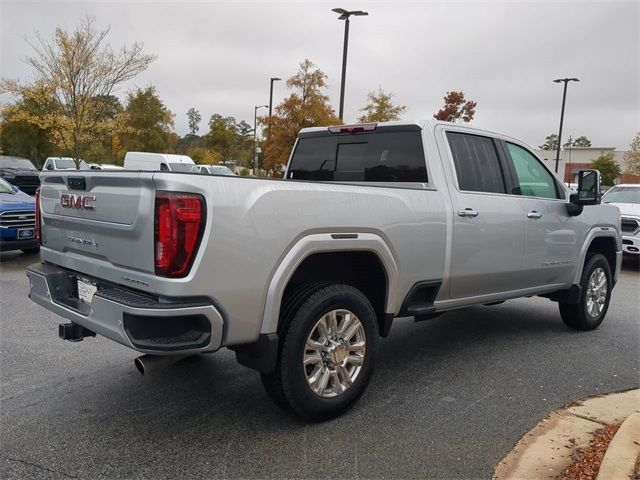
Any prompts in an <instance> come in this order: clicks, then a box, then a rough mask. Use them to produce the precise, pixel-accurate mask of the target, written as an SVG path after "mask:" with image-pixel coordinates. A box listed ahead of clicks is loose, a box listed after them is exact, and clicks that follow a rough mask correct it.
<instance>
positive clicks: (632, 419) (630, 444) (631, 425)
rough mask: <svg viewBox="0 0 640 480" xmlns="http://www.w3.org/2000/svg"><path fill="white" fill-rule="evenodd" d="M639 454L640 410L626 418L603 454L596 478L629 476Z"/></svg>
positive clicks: (608, 478)
mask: <svg viewBox="0 0 640 480" xmlns="http://www.w3.org/2000/svg"><path fill="white" fill-rule="evenodd" d="M639 456H640V412H636V413H633V414H632V415H630V416H629V418H627V419H626V420H625V421H624V423H623V424H622V426H621V427H620V429H619V430H618V431H617V432H616V434H615V436H614V437H613V440H611V443H610V444H609V448H607V453H605V454H604V458H603V459H602V463H601V464H600V471H599V472H598V476H597V477H596V480H610V479H612V478H631V477H632V476H633V473H634V472H633V470H634V469H635V466H636V462H637V460H638V457H639Z"/></svg>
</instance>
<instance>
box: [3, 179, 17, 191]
mask: <svg viewBox="0 0 640 480" xmlns="http://www.w3.org/2000/svg"><path fill="white" fill-rule="evenodd" d="M0 193H15V191H14V190H13V187H12V186H11V184H10V183H9V182H7V181H6V180H5V179H4V178H0Z"/></svg>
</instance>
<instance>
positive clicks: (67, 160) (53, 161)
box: [42, 157, 89, 171]
mask: <svg viewBox="0 0 640 480" xmlns="http://www.w3.org/2000/svg"><path fill="white" fill-rule="evenodd" d="M42 170H43V171H44V170H49V171H51V170H89V164H87V162H85V161H84V160H80V168H79V169H78V168H76V161H75V160H74V159H73V158H71V157H49V158H47V160H46V161H45V162H44V165H43V166H42Z"/></svg>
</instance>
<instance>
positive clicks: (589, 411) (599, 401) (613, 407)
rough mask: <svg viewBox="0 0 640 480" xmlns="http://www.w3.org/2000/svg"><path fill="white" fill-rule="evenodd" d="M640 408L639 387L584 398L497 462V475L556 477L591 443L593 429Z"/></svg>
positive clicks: (534, 479)
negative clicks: (578, 452)
mask: <svg viewBox="0 0 640 480" xmlns="http://www.w3.org/2000/svg"><path fill="white" fill-rule="evenodd" d="M639 409H640V389H635V390H627V391H624V392H619V393H612V394H608V395H603V396H598V397H593V398H589V399H585V400H581V401H579V402H574V403H572V404H571V405H569V406H567V407H565V408H562V409H560V410H557V411H555V412H552V413H550V414H549V415H547V417H545V419H543V420H542V421H541V422H540V423H538V425H536V426H535V427H534V428H533V429H532V430H531V431H529V432H528V433H527V434H526V435H525V436H524V437H522V439H521V440H520V441H519V442H518V443H517V444H516V446H515V447H514V448H513V450H511V452H509V453H508V454H507V456H506V457H505V458H504V459H503V460H502V461H501V462H500V463H499V464H498V465H497V466H496V469H495V473H494V475H493V478H494V480H511V479H513V480H516V479H517V480H538V479H549V480H552V479H555V478H556V477H557V476H558V475H559V474H560V473H562V471H563V470H564V469H565V468H567V467H568V466H569V465H571V463H572V461H573V456H574V455H575V454H576V452H577V451H578V450H579V449H580V448H584V447H587V446H588V445H589V441H590V440H591V437H592V434H593V432H595V431H596V430H598V429H599V428H602V427H603V426H605V425H611V424H615V423H622V422H623V421H625V419H627V417H629V416H630V415H632V414H633V413H634V412H636V411H638V410H639ZM621 438H623V437H621ZM633 463H634V465H635V458H634V461H633ZM631 468H633V466H632V467H631ZM603 478H608V479H613V478H621V477H616V476H608V477H603ZM622 478H629V477H622Z"/></svg>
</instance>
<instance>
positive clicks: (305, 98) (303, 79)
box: [260, 59, 342, 175]
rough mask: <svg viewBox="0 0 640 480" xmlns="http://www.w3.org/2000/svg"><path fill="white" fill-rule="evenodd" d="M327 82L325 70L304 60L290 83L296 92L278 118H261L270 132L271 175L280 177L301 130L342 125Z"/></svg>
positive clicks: (267, 160)
mask: <svg viewBox="0 0 640 480" xmlns="http://www.w3.org/2000/svg"><path fill="white" fill-rule="evenodd" d="M326 80H327V75H326V74H325V73H324V72H323V71H322V70H320V69H319V68H317V66H316V65H315V64H314V63H313V62H311V61H310V60H308V59H306V60H304V61H303V62H301V63H300V65H299V68H298V71H297V72H296V74H295V75H293V76H292V77H291V78H289V79H288V80H287V87H288V88H289V89H291V90H293V93H292V94H291V95H289V97H287V98H286V99H284V101H283V102H282V103H281V104H280V105H278V106H276V107H275V114H274V115H272V116H271V117H261V118H260V122H261V123H262V125H264V126H265V131H266V132H267V139H266V141H265V142H264V144H263V156H264V157H263V158H264V160H263V168H264V169H265V170H267V171H268V172H272V173H273V174H276V175H277V174H279V173H281V172H282V168H283V167H284V166H285V165H286V163H287V160H288V159H289V154H290V153H291V148H292V147H293V144H294V142H295V140H296V136H297V135H298V132H299V131H300V129H302V128H306V127H317V126H325V125H336V124H340V123H342V122H341V121H340V119H339V118H338V117H337V116H336V113H335V111H334V110H333V108H332V107H331V105H330V103H329V96H328V95H326V94H325V93H324V92H325V90H326Z"/></svg>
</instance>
